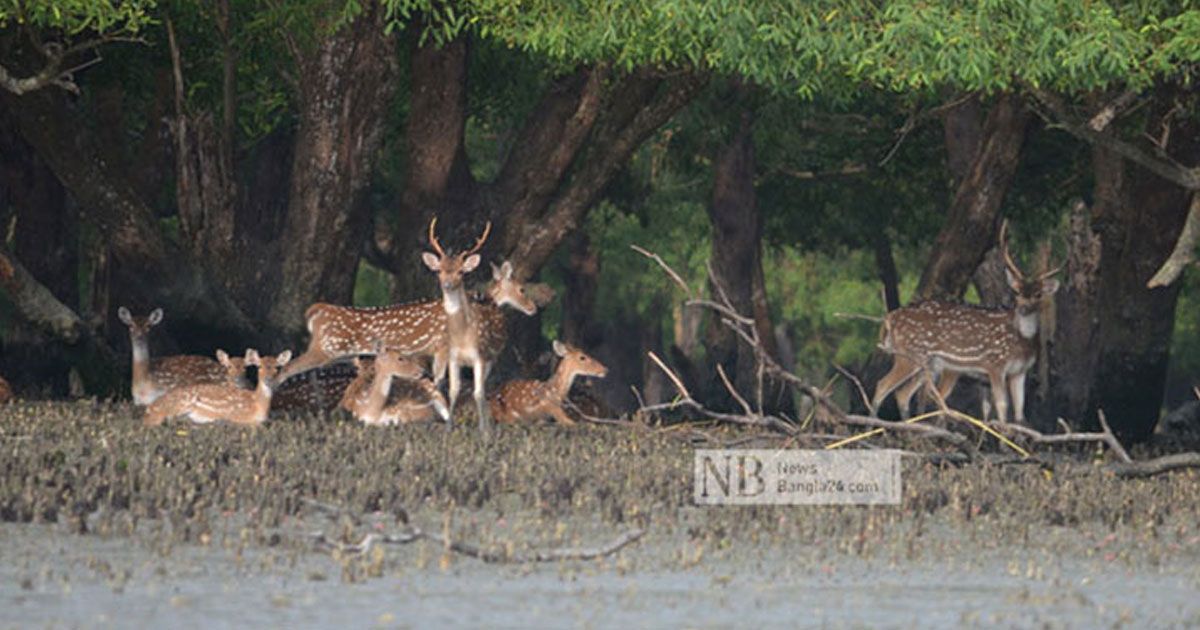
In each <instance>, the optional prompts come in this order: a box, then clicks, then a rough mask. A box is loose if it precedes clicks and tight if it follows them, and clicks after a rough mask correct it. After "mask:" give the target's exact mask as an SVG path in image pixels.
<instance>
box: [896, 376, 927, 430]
mask: <svg viewBox="0 0 1200 630" xmlns="http://www.w3.org/2000/svg"><path fill="white" fill-rule="evenodd" d="M921 380H922V379H921V378H913V377H909V379H908V380H907V381H905V382H904V384H903V385H901V386H900V387H897V388H896V407H897V408H898V409H899V410H900V417H901V418H902V419H904V420H907V419H908V417H909V415H911V410H912V397H913V394H914V393H916V391H917V389H919V388H920V387H921V384H922V383H921ZM917 400H918V401H920V399H919V398H918V399H917ZM920 411H921V409H917V412H918V413H919V412H920Z"/></svg>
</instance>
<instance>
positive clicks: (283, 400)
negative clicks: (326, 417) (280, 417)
mask: <svg viewBox="0 0 1200 630" xmlns="http://www.w3.org/2000/svg"><path fill="white" fill-rule="evenodd" d="M357 375H358V371H357V370H355V367H354V366H353V365H348V364H345V363H332V364H330V365H322V366H321V367H319V368H316V369H315V370H308V371H306V372H303V373H301V374H297V375H295V376H293V377H292V378H289V379H288V380H286V381H282V382H281V383H279V387H277V388H276V390H275V395H274V396H273V397H272V398H271V408H272V409H275V410H277V411H324V412H328V411H332V410H334V409H335V408H336V407H337V405H338V401H340V400H341V399H342V395H343V394H344V393H345V392H346V388H347V387H349V386H350V384H351V383H353V382H354V379H355V377H356V376H357Z"/></svg>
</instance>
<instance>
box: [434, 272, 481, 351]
mask: <svg viewBox="0 0 1200 630" xmlns="http://www.w3.org/2000/svg"><path fill="white" fill-rule="evenodd" d="M442 305H443V307H444V308H445V309H446V332H447V333H449V338H450V343H451V344H462V343H464V342H466V343H470V342H472V341H473V339H472V337H473V333H474V330H473V327H472V324H473V323H474V321H473V320H474V319H475V314H474V313H473V312H472V305H471V299H470V298H469V297H468V296H467V292H466V290H465V289H463V287H462V285H459V286H458V287H456V288H454V289H452V290H450V291H443V292H442Z"/></svg>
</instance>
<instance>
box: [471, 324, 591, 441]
mask: <svg viewBox="0 0 1200 630" xmlns="http://www.w3.org/2000/svg"><path fill="white" fill-rule="evenodd" d="M554 353H555V354H557V355H558V356H559V357H562V360H561V361H559V362H558V368H556V369H555V370H554V375H553V376H551V377H550V378H549V380H546V381H526V380H520V381H509V382H507V383H505V384H504V385H502V386H501V387H500V389H499V390H498V391H496V393H495V394H492V396H491V397H490V398H488V405H489V406H490V407H491V410H492V416H493V417H495V418H496V422H500V423H514V422H530V421H535V420H540V419H542V418H545V417H551V418H554V419H555V420H556V421H558V422H559V423H560V424H568V425H570V424H575V421H574V420H572V419H571V417H570V416H568V415H567V412H566V411H564V410H563V408H562V403H563V401H564V400H566V398H567V394H568V393H570V391H571V385H572V383H574V382H575V378H576V377H579V376H595V377H597V378H604V376H605V375H606V374H608V368H607V367H605V366H604V364H603V363H600V362H599V361H597V360H596V359H593V358H592V357H591V356H589V355H588V354H587V353H585V352H584V351H582V350H580V349H579V348H576V347H574V346H572V345H569V344H565V343H563V342H561V341H555V342H554Z"/></svg>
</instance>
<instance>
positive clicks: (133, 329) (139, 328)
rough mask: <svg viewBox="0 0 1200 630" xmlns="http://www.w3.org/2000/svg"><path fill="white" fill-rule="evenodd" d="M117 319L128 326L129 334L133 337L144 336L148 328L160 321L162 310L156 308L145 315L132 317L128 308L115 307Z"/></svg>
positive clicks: (148, 330) (139, 337) (147, 332)
mask: <svg viewBox="0 0 1200 630" xmlns="http://www.w3.org/2000/svg"><path fill="white" fill-rule="evenodd" d="M117 319H119V320H121V323H122V324H125V325H126V326H128V327H129V334H130V335H131V336H132V337H133V338H135V339H142V338H145V337H146V335H148V334H150V329H151V328H153V327H155V326H157V325H159V324H160V323H162V319H163V310H162V309H161V308H156V309H154V310H153V311H151V312H150V314H149V315H147V316H146V317H134V316H133V315H132V314H131V313H130V312H129V309H127V308H125V307H124V306H122V307H121V308H119V309H117Z"/></svg>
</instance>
